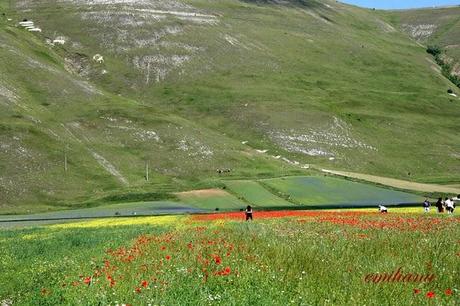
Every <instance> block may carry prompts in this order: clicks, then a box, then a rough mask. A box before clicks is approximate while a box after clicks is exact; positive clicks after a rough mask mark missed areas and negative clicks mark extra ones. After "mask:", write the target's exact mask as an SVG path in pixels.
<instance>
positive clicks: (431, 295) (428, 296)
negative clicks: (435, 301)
mask: <svg viewBox="0 0 460 306" xmlns="http://www.w3.org/2000/svg"><path fill="white" fill-rule="evenodd" d="M435 296H436V294H435V293H434V292H433V291H429V292H427V294H426V297H427V298H429V299H432V298H434V297H435Z"/></svg>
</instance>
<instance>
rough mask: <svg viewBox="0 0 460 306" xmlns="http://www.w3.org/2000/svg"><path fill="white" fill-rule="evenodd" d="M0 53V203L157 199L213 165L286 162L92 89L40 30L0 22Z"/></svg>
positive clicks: (250, 170) (269, 166)
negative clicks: (46, 42)
mask: <svg viewBox="0 0 460 306" xmlns="http://www.w3.org/2000/svg"><path fill="white" fill-rule="evenodd" d="M0 55H1V56H0V75H1V77H0V109H1V115H0V116H1V124H0V139H1V141H0V144H1V146H0V148H1V151H0V153H1V159H0V169H1V171H0V203H1V209H2V212H3V213H8V212H13V211H14V212H19V211H21V212H25V211H27V210H31V211H34V210H43V209H47V208H63V207H65V206H67V205H72V206H74V204H75V203H77V204H78V203H79V202H85V201H86V202H88V201H89V202H88V205H89V204H91V202H94V201H97V200H98V199H99V198H104V197H108V198H107V199H106V200H107V201H109V200H117V196H114V195H113V194H130V193H134V195H127V196H125V197H126V199H129V198H130V197H131V198H133V197H134V199H135V197H136V193H140V194H141V195H140V197H141V198H140V199H144V198H145V199H149V198H150V199H157V198H160V199H161V198H164V197H166V196H167V195H166V194H165V192H168V191H171V190H177V189H179V190H180V189H181V188H190V187H189V186H190V184H193V182H197V181H200V180H203V179H205V178H209V179H212V177H213V176H214V175H215V176H217V174H216V173H215V169H216V168H219V167H224V168H230V169H234V172H232V175H240V176H241V175H244V176H245V175H249V176H250V175H257V174H258V173H262V172H265V171H277V172H278V171H280V172H283V171H284V170H283V169H289V166H286V165H283V164H281V163H280V162H277V161H275V160H273V159H271V158H269V157H264V156H260V155H258V154H257V152H255V151H253V150H250V149H248V148H247V147H245V146H243V145H242V144H240V143H239V142H236V141H234V140H232V139H229V138H226V137H225V136H223V135H221V134H217V133H216V132H214V131H211V130H209V129H206V128H203V127H201V126H199V125H198V124H196V123H194V122H191V121H188V120H185V119H183V118H181V117H179V116H176V115H173V114H165V113H161V112H158V111H156V110H155V108H153V107H151V106H143V105H140V104H139V103H137V102H134V101H133V100H128V99H124V98H121V97H119V96H116V95H112V94H109V93H107V92H104V91H102V90H99V89H97V88H96V87H95V86H93V85H91V84H90V83H88V82H87V81H85V80H83V79H82V78H80V77H78V76H76V75H73V74H70V73H69V72H67V71H66V70H65V69H64V62H63V61H62V59H61V58H60V56H59V55H58V54H56V53H55V52H54V51H53V50H50V48H49V47H47V46H45V45H44V44H43V43H42V42H41V40H40V39H38V38H36V37H34V36H33V35H32V34H30V33H27V32H24V31H23V30H20V29H17V28H15V27H12V26H9V25H6V24H5V23H3V24H2V29H1V31H0ZM172 152H174V153H173V154H172ZM65 159H67V171H66V170H65ZM146 163H148V164H149V168H150V169H149V174H150V175H149V181H148V182H147V181H146V180H145V177H144V175H145V164H146ZM236 165H238V166H239V167H236ZM245 168H247V170H246V169H245ZM258 169H261V170H258ZM288 172H289V171H288ZM146 192H147V194H144V193H146ZM148 192H150V193H148ZM152 192H153V193H152ZM118 197H119V198H120V200H123V199H124V198H123V196H118ZM49 205H53V206H55V207H48V206H49ZM82 205H85V204H84V203H83V204H82ZM18 207H19V208H18ZM74 207H75V206H74Z"/></svg>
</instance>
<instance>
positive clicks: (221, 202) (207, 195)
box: [177, 189, 247, 210]
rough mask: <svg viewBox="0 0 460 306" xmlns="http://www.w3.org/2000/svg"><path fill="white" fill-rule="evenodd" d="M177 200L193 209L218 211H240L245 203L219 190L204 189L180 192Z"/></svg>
mask: <svg viewBox="0 0 460 306" xmlns="http://www.w3.org/2000/svg"><path fill="white" fill-rule="evenodd" d="M177 196H178V198H179V200H180V201H181V202H183V203H186V204H189V205H191V206H193V207H197V208H202V209H207V210H220V209H234V210H235V209H242V208H244V207H246V205H247V203H246V202H244V201H242V200H241V199H239V198H237V197H235V196H234V195H232V194H230V193H228V192H225V191H224V190H220V189H205V190H194V191H188V192H181V193H178V194H177Z"/></svg>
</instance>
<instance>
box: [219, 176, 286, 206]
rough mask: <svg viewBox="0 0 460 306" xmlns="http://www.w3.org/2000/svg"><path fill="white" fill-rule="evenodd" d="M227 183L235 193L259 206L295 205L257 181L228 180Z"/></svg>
mask: <svg viewBox="0 0 460 306" xmlns="http://www.w3.org/2000/svg"><path fill="white" fill-rule="evenodd" d="M225 185H226V186H227V187H228V188H229V189H230V190H231V191H232V192H233V193H235V194H237V195H238V196H240V197H242V198H243V199H245V200H246V201H247V202H249V203H250V204H251V205H254V206H257V207H270V206H275V207H282V206H285V205H290V206H292V205H293V203H291V202H288V201H286V200H285V199H283V198H280V197H278V196H276V195H274V194H273V193H272V192H270V191H268V190H267V189H265V188H264V187H262V186H261V185H260V184H259V183H258V182H255V181H226V182H225Z"/></svg>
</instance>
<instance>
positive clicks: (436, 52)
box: [426, 46, 460, 88]
mask: <svg viewBox="0 0 460 306" xmlns="http://www.w3.org/2000/svg"><path fill="white" fill-rule="evenodd" d="M426 52H428V53H429V54H431V55H433V56H434V59H435V61H436V63H437V64H438V65H439V66H440V67H441V70H442V74H443V75H444V76H445V77H446V78H448V79H449V80H450V81H451V82H452V83H454V84H455V85H456V86H457V87H458V88H460V77H459V76H457V75H454V74H452V70H453V68H454V67H453V65H452V64H449V63H447V62H446V61H444V60H443V58H442V53H443V50H442V49H441V47H439V46H428V48H427V49H426Z"/></svg>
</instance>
